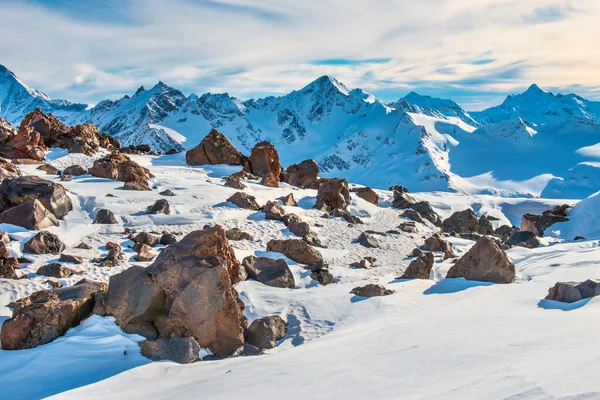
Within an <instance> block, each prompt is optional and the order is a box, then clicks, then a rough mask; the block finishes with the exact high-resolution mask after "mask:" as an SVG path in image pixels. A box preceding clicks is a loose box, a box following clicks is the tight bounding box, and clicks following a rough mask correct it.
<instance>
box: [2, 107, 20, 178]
mask: <svg viewBox="0 0 600 400" xmlns="http://www.w3.org/2000/svg"><path fill="white" fill-rule="evenodd" d="M0 119H1V118H0ZM18 176H21V170H20V169H19V167H18V166H17V165H15V164H13V163H11V162H10V161H7V160H5V159H3V158H0V182H2V181H3V180H4V178H16V177H18Z"/></svg>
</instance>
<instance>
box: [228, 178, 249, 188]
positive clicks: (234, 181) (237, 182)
mask: <svg viewBox="0 0 600 400" xmlns="http://www.w3.org/2000/svg"><path fill="white" fill-rule="evenodd" d="M225 186H227V187H230V188H233V189H237V190H244V189H246V188H247V187H248V186H246V185H244V183H243V182H242V180H241V179H240V178H237V177H234V176H228V177H227V178H225Z"/></svg>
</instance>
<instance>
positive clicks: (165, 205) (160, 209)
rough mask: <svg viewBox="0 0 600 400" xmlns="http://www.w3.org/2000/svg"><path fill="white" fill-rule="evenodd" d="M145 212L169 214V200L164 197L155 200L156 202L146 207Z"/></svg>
mask: <svg viewBox="0 0 600 400" xmlns="http://www.w3.org/2000/svg"><path fill="white" fill-rule="evenodd" d="M146 214H165V215H169V214H171V207H170V206H169V202H168V201H167V200H165V199H160V200H156V202H155V203H154V204H153V205H151V206H150V207H148V209H147V210H146Z"/></svg>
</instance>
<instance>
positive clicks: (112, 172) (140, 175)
mask: <svg viewBox="0 0 600 400" xmlns="http://www.w3.org/2000/svg"><path fill="white" fill-rule="evenodd" d="M89 173H90V174H91V175H93V176H96V177H98V178H106V179H113V180H117V181H122V182H125V183H126V184H128V185H126V186H127V187H125V186H124V187H123V188H124V189H126V190H135V188H141V189H143V190H150V185H149V183H148V179H149V178H152V177H153V175H152V174H151V173H150V171H149V170H148V169H147V168H144V167H142V166H141V165H139V164H138V163H136V162H135V161H132V160H131V159H130V158H129V157H127V156H126V155H124V154H121V153H119V152H114V151H113V152H112V153H111V154H109V155H107V156H106V157H103V158H100V159H98V160H96V161H94V165H93V166H92V168H90V170H89Z"/></svg>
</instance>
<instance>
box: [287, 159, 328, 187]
mask: <svg viewBox="0 0 600 400" xmlns="http://www.w3.org/2000/svg"><path fill="white" fill-rule="evenodd" d="M318 175H319V166H318V165H317V162H316V161H315V160H304V161H302V162H301V163H298V164H292V165H290V166H289V167H287V168H286V169H285V171H284V172H283V173H282V174H281V181H282V182H285V183H288V184H290V185H292V186H297V187H299V188H301V189H315V188H316V185H317V179H318Z"/></svg>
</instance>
